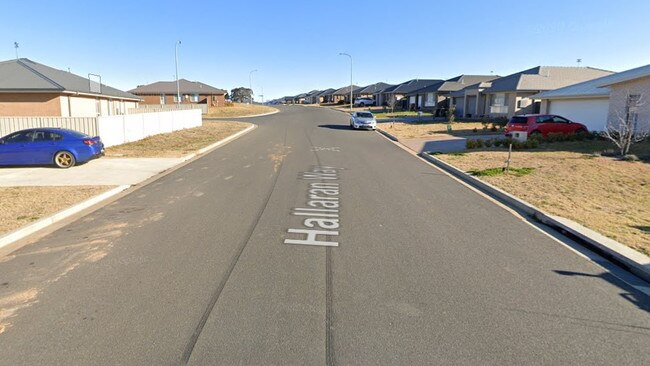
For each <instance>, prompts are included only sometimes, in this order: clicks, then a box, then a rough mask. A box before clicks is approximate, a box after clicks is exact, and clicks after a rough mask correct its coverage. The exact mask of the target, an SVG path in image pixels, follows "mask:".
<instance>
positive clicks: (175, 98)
mask: <svg viewBox="0 0 650 366" xmlns="http://www.w3.org/2000/svg"><path fill="white" fill-rule="evenodd" d="M174 103H178V95H174Z"/></svg>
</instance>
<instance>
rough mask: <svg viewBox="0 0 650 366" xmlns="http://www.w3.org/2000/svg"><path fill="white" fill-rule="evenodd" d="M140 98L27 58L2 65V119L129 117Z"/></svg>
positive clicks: (0, 74) (0, 95) (0, 100)
mask: <svg viewBox="0 0 650 366" xmlns="http://www.w3.org/2000/svg"><path fill="white" fill-rule="evenodd" d="M139 102H140V98H139V97H138V96H135V95H133V94H130V93H127V92H124V91H121V90H118V89H115V88H112V87H110V86H107V85H104V84H101V83H96V82H94V81H91V80H90V79H89V78H85V77H82V76H78V75H75V74H72V73H71V72H69V71H63V70H58V69H55V68H52V67H49V66H46V65H43V64H39V63H37V62H34V61H31V60H29V59H26V58H20V59H16V60H9V61H3V62H0V116H12V117H15V116H19V117H24V116H48V117H97V116H111V115H118V114H126V113H127V111H128V110H129V109H130V108H136V107H137V106H138V103H139Z"/></svg>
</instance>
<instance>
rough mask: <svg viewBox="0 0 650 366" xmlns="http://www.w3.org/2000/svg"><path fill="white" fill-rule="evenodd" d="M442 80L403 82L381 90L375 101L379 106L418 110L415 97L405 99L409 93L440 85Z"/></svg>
mask: <svg viewBox="0 0 650 366" xmlns="http://www.w3.org/2000/svg"><path fill="white" fill-rule="evenodd" d="M442 81H443V80H440V79H413V80H409V81H406V82H403V83H401V84H398V85H394V86H390V87H388V88H386V89H383V90H380V91H378V92H377V93H376V94H375V101H376V103H377V105H384V104H386V105H393V104H395V105H396V106H400V107H401V108H403V109H407V108H408V109H411V108H416V107H417V106H418V100H417V97H416V96H415V95H413V96H411V97H409V98H408V99H404V98H405V97H406V96H407V95H408V94H409V93H411V92H413V91H416V90H418V89H422V88H425V87H427V86H429V85H433V84H436V83H440V82H442Z"/></svg>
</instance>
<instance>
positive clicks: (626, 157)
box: [621, 154, 641, 161]
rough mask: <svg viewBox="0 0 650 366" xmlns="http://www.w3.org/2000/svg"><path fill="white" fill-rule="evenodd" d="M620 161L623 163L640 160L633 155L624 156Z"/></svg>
mask: <svg viewBox="0 0 650 366" xmlns="http://www.w3.org/2000/svg"><path fill="white" fill-rule="evenodd" d="M621 160H623V161H639V160H641V159H639V157H638V156H636V155H633V154H627V155H624V156H623V157H622V158H621Z"/></svg>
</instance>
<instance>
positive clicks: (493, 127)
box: [490, 123, 499, 132]
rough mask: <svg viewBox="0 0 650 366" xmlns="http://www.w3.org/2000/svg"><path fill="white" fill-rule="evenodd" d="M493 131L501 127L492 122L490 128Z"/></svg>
mask: <svg viewBox="0 0 650 366" xmlns="http://www.w3.org/2000/svg"><path fill="white" fill-rule="evenodd" d="M490 130H491V131H492V132H497V131H498V130H499V128H498V127H497V125H496V124H494V123H492V128H491V129H490Z"/></svg>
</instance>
